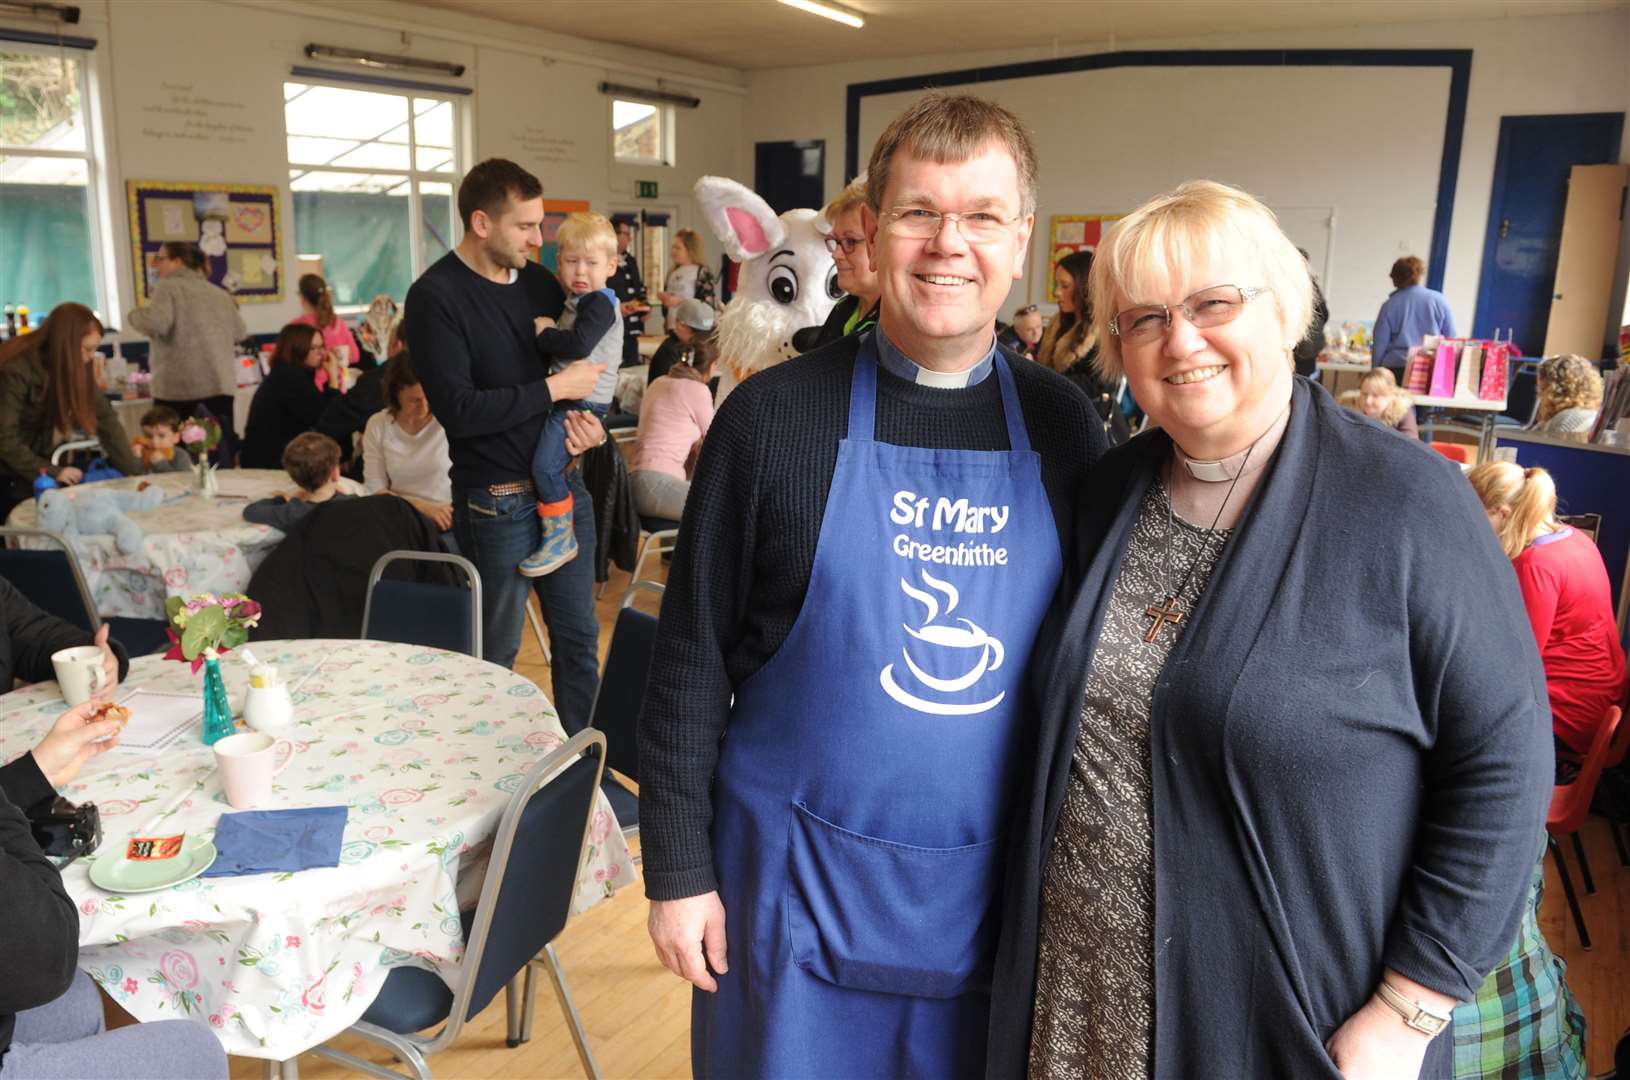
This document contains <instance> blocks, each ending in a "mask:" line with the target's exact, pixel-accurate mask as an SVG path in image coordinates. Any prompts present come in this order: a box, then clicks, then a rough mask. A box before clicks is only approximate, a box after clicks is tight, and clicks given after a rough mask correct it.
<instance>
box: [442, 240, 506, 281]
mask: <svg viewBox="0 0 1630 1080" xmlns="http://www.w3.org/2000/svg"><path fill="white" fill-rule="evenodd" d="M453 254H454V255H457V256H458V261H459V262H461V263H463V264H464V265H465V266H466V267H467V268H468V269H469V271H470V273H472V274H474V275H476V276H477V277H479V278H481V279H482V280H483V281H492V278H490V277H487V275H486V274H483V273H482V272H481V271H479V270H477V269H476V268H475V267H473V266H470V260H469V259H466V258H465V257H464V252H462V251H460V250H459V249H458V248H454V249H453ZM520 276H521V272H520V271H519V270H517V269H515V268H514V267H513V266H511V267H510V268H509V280H508V281H506V282H504V284H505V285H513V284H515V279H516V278H518V277H520ZM492 283H493V284H494V285H496V284H498V283H497V282H496V281H492Z"/></svg>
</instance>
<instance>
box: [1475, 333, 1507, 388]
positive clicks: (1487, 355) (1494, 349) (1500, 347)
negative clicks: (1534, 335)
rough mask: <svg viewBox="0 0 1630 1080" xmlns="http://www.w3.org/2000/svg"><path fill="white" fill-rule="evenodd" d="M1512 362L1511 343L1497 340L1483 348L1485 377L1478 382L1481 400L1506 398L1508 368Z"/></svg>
mask: <svg viewBox="0 0 1630 1080" xmlns="http://www.w3.org/2000/svg"><path fill="white" fill-rule="evenodd" d="M1510 364H1511V346H1510V344H1509V343H1506V342H1499V341H1497V342H1494V343H1493V344H1492V345H1489V346H1487V347H1486V348H1485V349H1484V350H1483V377H1482V378H1481V379H1479V380H1478V384H1477V397H1478V399H1479V400H1480V401H1504V400H1505V398H1506V379H1507V369H1508V368H1509V367H1510Z"/></svg>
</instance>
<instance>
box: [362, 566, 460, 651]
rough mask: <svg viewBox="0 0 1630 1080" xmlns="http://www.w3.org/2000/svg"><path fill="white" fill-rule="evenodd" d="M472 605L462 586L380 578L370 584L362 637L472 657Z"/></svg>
mask: <svg viewBox="0 0 1630 1080" xmlns="http://www.w3.org/2000/svg"><path fill="white" fill-rule="evenodd" d="M474 602H475V596H474V594H473V593H471V592H470V590H468V589H466V588H463V587H462V586H456V585H436V584H430V583H421V582H417V581H397V580H394V579H392V578H380V579H379V581H378V582H376V583H375V584H374V588H373V594H372V597H371V605H370V606H369V608H368V625H367V626H365V627H363V628H362V636H363V637H365V638H369V639H371V640H373V641H396V642H400V643H402V644H404V645H428V646H430V647H432V648H437V649H446V650H448V651H449V652H461V653H464V654H465V655H466V656H473V655H475V641H474V640H473V639H472V637H471V628H472V625H473V623H472V620H471V617H470V609H471V607H472V606H473V604H474Z"/></svg>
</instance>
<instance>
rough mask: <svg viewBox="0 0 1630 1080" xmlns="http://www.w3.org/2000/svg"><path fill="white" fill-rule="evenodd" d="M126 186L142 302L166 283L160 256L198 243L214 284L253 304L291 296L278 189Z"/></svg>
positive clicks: (159, 183) (150, 183)
mask: <svg viewBox="0 0 1630 1080" xmlns="http://www.w3.org/2000/svg"><path fill="white" fill-rule="evenodd" d="M126 187H127V189H128V190H129V195H130V248H131V251H132V253H133V255H134V257H135V261H136V274H135V280H136V300H137V302H138V303H143V304H145V303H146V302H147V299H148V297H149V296H151V295H152V292H153V286H154V285H155V284H157V282H158V272H157V270H155V269H154V265H153V257H154V256H156V255H157V254H158V250H159V248H160V247H161V246H162V245H163V244H164V243H165V242H166V241H171V240H177V241H188V242H191V243H194V244H197V245H198V246H199V248H200V249H202V250H203V252H204V255H205V256H206V257H207V260H208V261H207V264H206V265H207V272H208V275H209V280H210V281H212V282H214V283H215V284H217V285H219V286H221V288H223V289H225V290H226V291H227V292H229V293H231V294H232V295H233V296H236V297H238V298H240V299H242V300H244V301H246V302H249V303H270V302H272V301H276V300H281V299H282V298H283V248H282V241H281V237H282V233H281V231H280V230H279V229H278V223H277V204H278V191H277V188H276V187H275V186H273V185H270V184H265V185H262V184H191V183H185V182H171V181H157V180H131V181H129V182H128V183H127V184H126Z"/></svg>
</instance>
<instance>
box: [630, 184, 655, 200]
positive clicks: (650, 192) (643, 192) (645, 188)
mask: <svg viewBox="0 0 1630 1080" xmlns="http://www.w3.org/2000/svg"><path fill="white" fill-rule="evenodd" d="M634 195H635V197H636V198H640V199H654V198H656V197H657V182H656V181H655V180H636V181H634Z"/></svg>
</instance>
